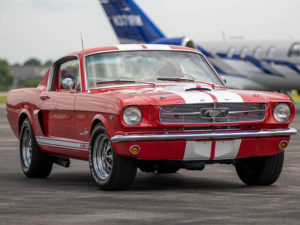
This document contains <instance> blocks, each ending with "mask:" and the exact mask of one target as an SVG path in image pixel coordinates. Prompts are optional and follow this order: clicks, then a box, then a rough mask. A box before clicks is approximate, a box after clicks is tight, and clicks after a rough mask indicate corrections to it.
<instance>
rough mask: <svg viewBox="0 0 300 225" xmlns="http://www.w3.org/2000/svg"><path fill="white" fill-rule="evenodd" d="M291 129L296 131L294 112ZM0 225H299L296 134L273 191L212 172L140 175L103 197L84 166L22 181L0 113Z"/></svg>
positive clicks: (223, 170)
mask: <svg viewBox="0 0 300 225" xmlns="http://www.w3.org/2000/svg"><path fill="white" fill-rule="evenodd" d="M298 108H300V107H298ZM298 108H297V111H298ZM291 127H295V128H297V129H298V130H299V131H300V111H298V113H297V114H296V117H295V119H294V122H293V123H292V125H291ZM0 224H1V225H6V224H31V225H34V224H72V225H76V224H97V225H98V224H106V225H107V224H264V225H267V224H272V225H274V224H280V225H282V224H289V225H291V224H297V225H298V224H300V132H299V133H298V134H297V135H295V136H293V137H292V138H291V142H290V144H289V146H288V148H287V150H286V152H285V163H284V168H283V171H282V173H281V176H280V178H279V180H278V181H277V182H276V183H275V184H274V185H272V186H267V187H248V186H245V185H244V184H243V183H242V182H241V181H240V180H239V178H238V176H237V175H236V172H235V170H234V167H233V166H230V165H218V164H215V165H208V166H206V168H205V169H204V171H187V170H180V171H179V172H177V173H176V174H168V175H157V174H146V173H142V172H138V174H137V178H136V181H135V183H134V184H133V186H132V188H131V189H129V190H127V191H120V192H107V191H101V190H99V189H98V188H97V187H96V185H95V184H94V183H93V180H92V178H91V176H90V173H89V168H88V163H87V162H85V161H77V160H72V161H71V167H70V168H63V167H60V166H57V165H55V166H54V169H53V171H52V173H51V175H50V176H49V178H47V179H28V178H25V176H24V175H23V173H22V171H21V167H20V160H19V149H18V140H17V138H16V137H15V136H14V134H13V133H12V131H11V129H10V127H9V125H8V122H7V120H6V118H5V111H4V108H3V107H0Z"/></svg>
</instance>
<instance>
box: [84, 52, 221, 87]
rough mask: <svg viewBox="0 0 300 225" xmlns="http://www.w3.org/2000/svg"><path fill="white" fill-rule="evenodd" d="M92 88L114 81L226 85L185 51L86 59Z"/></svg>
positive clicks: (102, 55) (201, 60)
mask: <svg viewBox="0 0 300 225" xmlns="http://www.w3.org/2000/svg"><path fill="white" fill-rule="evenodd" d="M86 69H87V80H88V87H89V88H97V87H100V86H103V85H111V82H129V83H130V82H132V83H135V82H143V81H145V82H147V81H148V82H170V81H174V82H176V81H181V82H194V81H201V82H208V83H212V84H215V85H223V84H222V82H221V81H220V79H219V78H218V77H217V75H216V74H215V72H214V71H213V70H212V68H211V67H210V66H209V65H208V63H207V62H206V60H205V59H204V58H203V56H202V55H200V54H197V53H193V52H184V51H127V52H109V53H98V54H94V55H90V56H87V57H86Z"/></svg>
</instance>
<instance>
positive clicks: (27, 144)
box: [22, 128, 32, 168]
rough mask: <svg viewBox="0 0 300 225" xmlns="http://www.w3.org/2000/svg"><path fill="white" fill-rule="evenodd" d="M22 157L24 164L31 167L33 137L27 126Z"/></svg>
mask: <svg viewBox="0 0 300 225" xmlns="http://www.w3.org/2000/svg"><path fill="white" fill-rule="evenodd" d="M22 158H23V162H24V166H25V167H26V168H29V166H30V163H31V158H32V138H31V132H30V129H29V128H26V129H25V130H24V133H23V139H22Z"/></svg>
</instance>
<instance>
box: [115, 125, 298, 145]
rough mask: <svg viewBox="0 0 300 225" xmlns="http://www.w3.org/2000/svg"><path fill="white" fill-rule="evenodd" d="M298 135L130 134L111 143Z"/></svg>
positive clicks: (276, 131)
mask: <svg viewBox="0 0 300 225" xmlns="http://www.w3.org/2000/svg"><path fill="white" fill-rule="evenodd" d="M296 133H297V130H296V129H295V128H287V129H272V130H258V131H231V132H216V131H211V132H201V133H176V134H168V133H165V134H128V135H115V136H113V137H112V138H111V142H114V143H116V142H126V141H171V140H206V139H231V138H261V137H278V136H290V135H294V134H296Z"/></svg>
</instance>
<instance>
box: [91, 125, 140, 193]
mask: <svg viewBox="0 0 300 225" xmlns="http://www.w3.org/2000/svg"><path fill="white" fill-rule="evenodd" d="M89 165H90V171H91V174H92V177H93V179H94V181H95V182H96V184H97V185H98V186H99V188H100V189H103V190H124V189H127V188H128V187H130V186H131V184H132V183H133V181H134V179H135V176H136V170H137V165H136V160H135V159H130V158H124V157H121V156H119V155H118V154H117V153H116V152H115V150H114V149H113V146H112V144H111V142H110V139H109V136H108V135H107V132H106V130H105V128H104V127H103V126H101V125H98V126H96V127H95V129H94V131H93V133H92V137H91V144H90V149H89Z"/></svg>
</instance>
